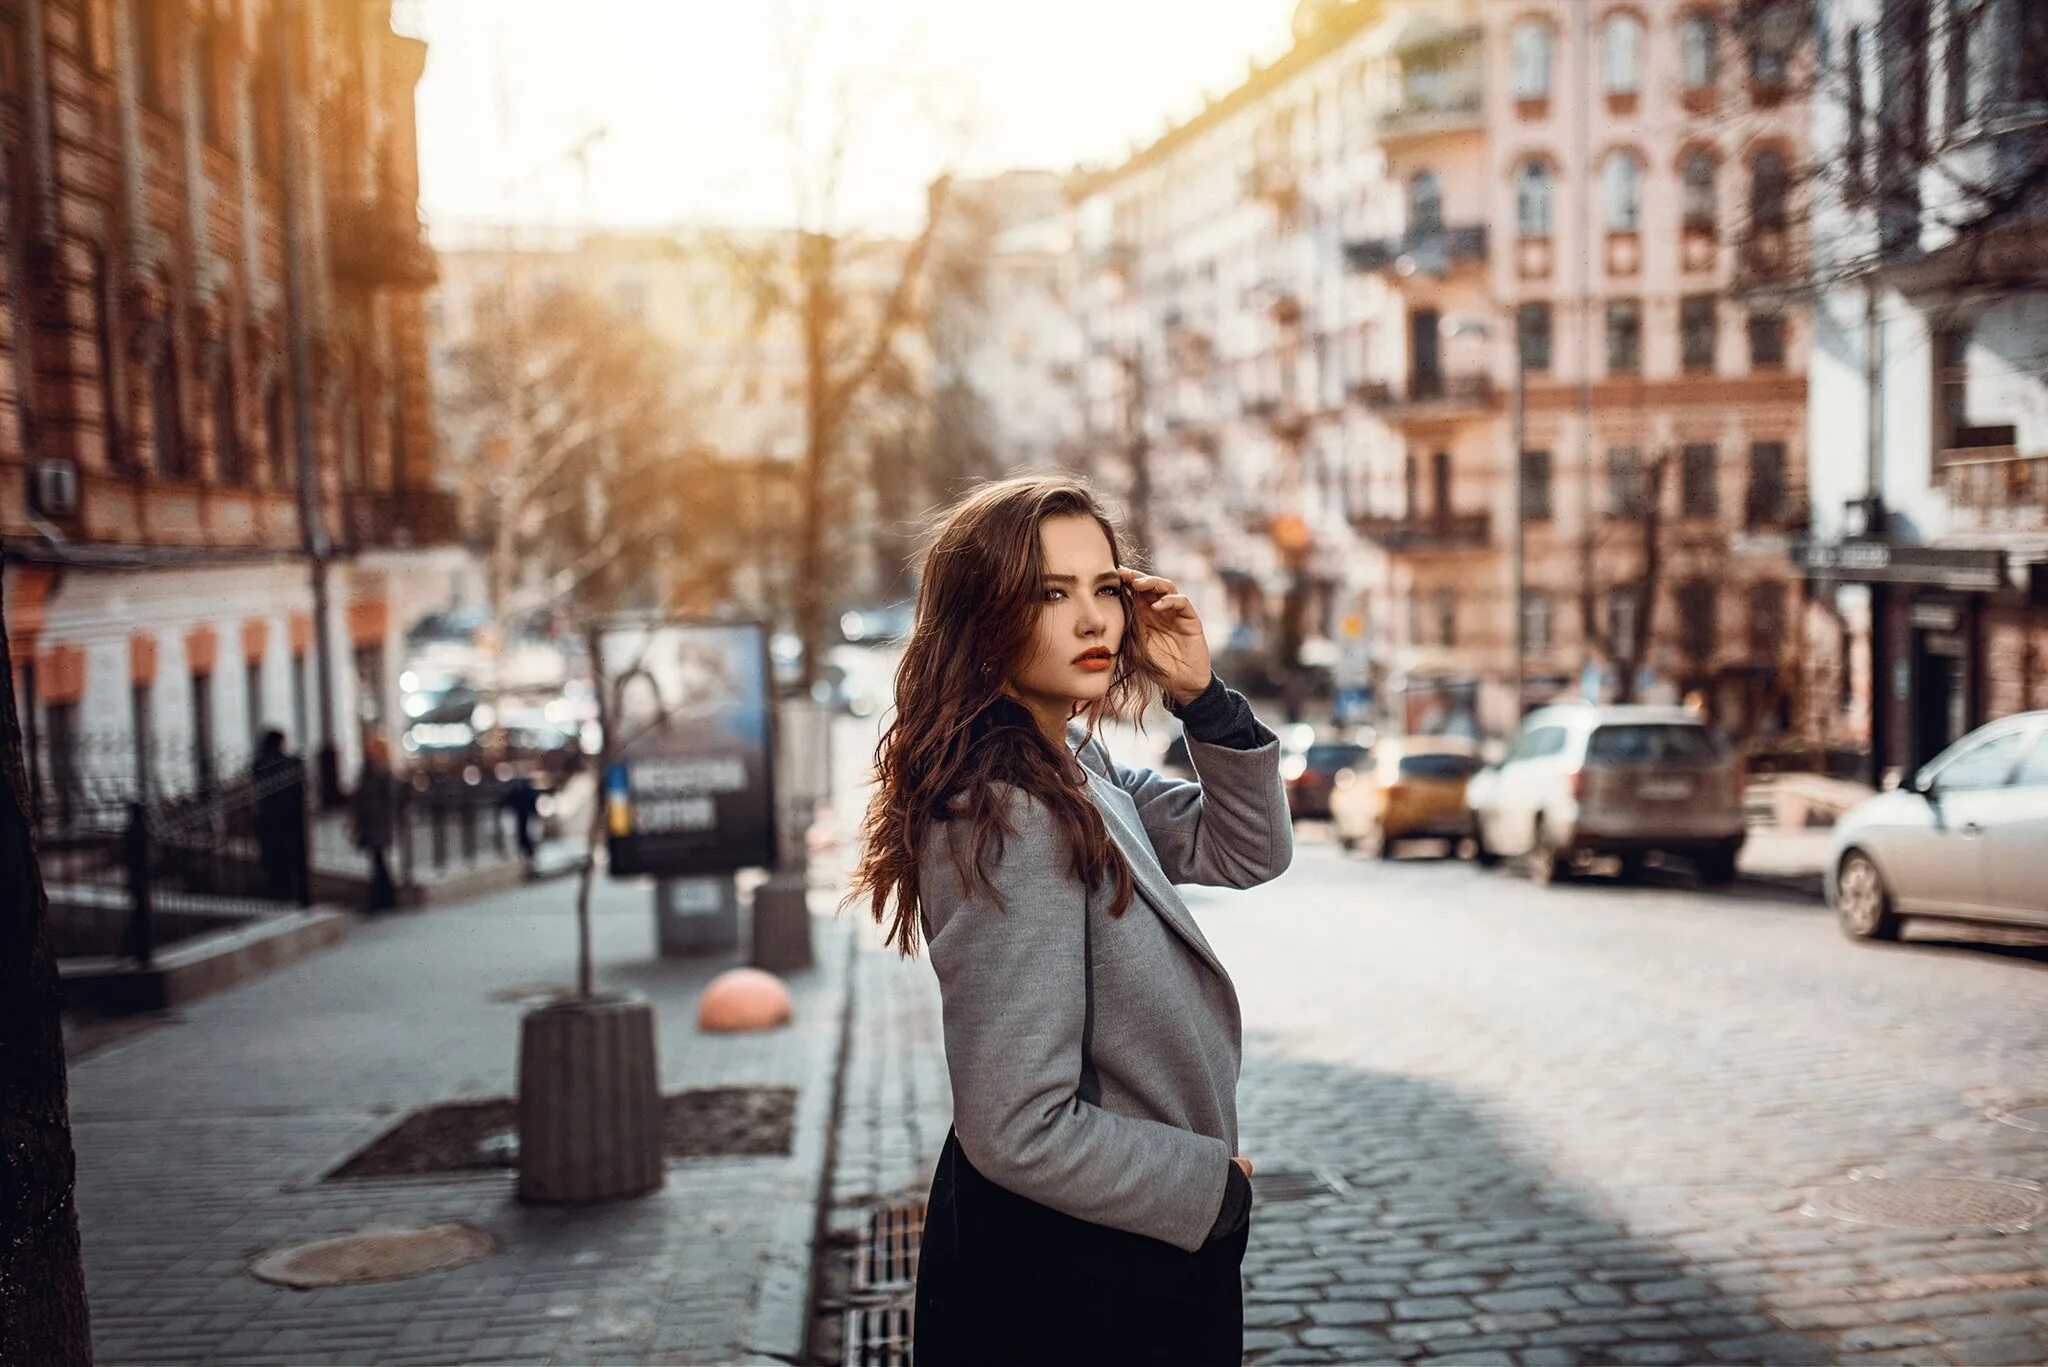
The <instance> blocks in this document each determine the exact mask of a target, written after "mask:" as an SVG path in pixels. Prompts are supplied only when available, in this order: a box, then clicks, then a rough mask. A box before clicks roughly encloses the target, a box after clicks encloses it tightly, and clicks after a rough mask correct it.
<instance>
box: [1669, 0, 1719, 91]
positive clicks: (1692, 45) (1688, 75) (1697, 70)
mask: <svg viewBox="0 0 2048 1367" xmlns="http://www.w3.org/2000/svg"><path fill="white" fill-rule="evenodd" d="M1718 69H1719V62H1718V61H1717V59H1716V54H1715V51H1714V17H1713V16H1712V15H1711V14H1688V15H1686V16H1685V18H1684V19H1683V20H1681V21H1680V22H1679V25H1678V78H1679V80H1680V81H1681V82H1682V83H1683V84H1684V86H1685V88H1686V89H1687V90H1698V89H1701V88H1702V87H1704V86H1710V85H1712V84H1713V83H1714V77H1715V76H1716V75H1717V74H1718Z"/></svg>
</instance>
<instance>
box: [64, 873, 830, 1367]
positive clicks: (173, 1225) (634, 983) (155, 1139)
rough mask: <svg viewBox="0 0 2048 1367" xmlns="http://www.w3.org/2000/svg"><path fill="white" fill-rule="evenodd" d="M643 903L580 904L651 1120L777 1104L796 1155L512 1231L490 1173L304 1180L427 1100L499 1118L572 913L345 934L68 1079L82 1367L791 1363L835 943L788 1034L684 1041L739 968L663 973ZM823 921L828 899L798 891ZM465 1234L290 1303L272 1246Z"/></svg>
mask: <svg viewBox="0 0 2048 1367" xmlns="http://www.w3.org/2000/svg"><path fill="white" fill-rule="evenodd" d="M649 900H650V894H649V893H648V891H647V890H646V889H645V888H643V887H640V886H638V885H633V884H622V885H616V886H615V885H611V884H608V883H605V882H604V881H602V880H600V882H599V884H598V888H597V897H596V904H597V905H596V910H595V914H594V918H593V919H594V942H595V950H596V954H597V960H598V965H599V978H600V982H601V983H602V984H605V985H609V986H613V987H621V988H631V989H634V990H637V991H639V992H641V993H643V994H645V995H646V996H647V997H648V998H649V999H650V1000H652V1001H653V1002H654V1004H655V1006H656V1008H657V1010H658V1012H659V1021H660V1031H661V1040H660V1067H661V1075H662V1086H663V1090H664V1091H665V1092H672V1091H676V1090H681V1089H685V1088H696V1087H709V1086H756V1085H760V1086H776V1085H781V1086H788V1087H794V1088H795V1089H796V1113H795V1123H794V1131H793V1138H792V1142H791V1145H790V1151H789V1152H788V1153H787V1154H786V1155H775V1156H769V1157H727V1158H697V1159H688V1160H682V1161H672V1162H671V1163H670V1164H669V1166H668V1184H667V1187H666V1188H665V1189H664V1190H663V1191H661V1192H659V1193H657V1194H655V1195H653V1196H650V1197H647V1198H645V1199H643V1200H638V1201H628V1202H622V1203H617V1204H613V1205H607V1206H601V1207H592V1208H581V1209H577V1208H567V1209H550V1208H529V1207H525V1206H521V1205H520V1204H518V1203H517V1202H516V1201H515V1200H514V1197H513V1188H512V1177H511V1175H510V1172H509V1170H505V1171H485V1172H477V1173H457V1174H439V1175H435V1176H431V1177H412V1178H402V1179H389V1180H357V1181H345V1182H323V1181H321V1178H322V1176H323V1174H325V1173H327V1172H329V1171H330V1170H331V1169H333V1168H334V1167H335V1166H337V1165H338V1164H339V1163H340V1162H341V1161H342V1160H343V1159H345V1158H346V1157H348V1156H349V1155H351V1154H352V1153H354V1152H355V1151H356V1150H358V1149H359V1148H361V1147H362V1146H363V1145H365V1144H366V1143H368V1142H369V1141H370V1140H371V1139H373V1138H375V1137H376V1136H377V1135H379V1134H381V1133H383V1132H384V1131H385V1130H386V1129H387V1128H388V1127H390V1126H391V1125H392V1124H394V1123H395V1122H396V1121H397V1120H398V1119H400V1118H401V1117H402V1116H404V1115H406V1114H407V1113H409V1112H411V1111H413V1110H414V1109H416V1108H418V1107H420V1106H423V1105H426V1104H428V1103H433V1102H441V1101H448V1100H451V1099H457V1098H479V1097H489V1096H507V1095H510V1094H511V1093H512V1091H513V1087H514V1081H515V1075H516V1067H517V1051H518V1028H519V1016H520V1013H521V1010H522V1009H523V999H528V998H531V997H532V996H533V995H535V994H537V993H541V992H545V991H548V990H551V989H555V988H559V987H561V986H562V985H564V984H566V983H567V982H568V981H569V980H570V979H571V978H572V976H573V972H574V950H575V928H574V917H573V912H572V908H573V888H572V885H570V884H567V883H563V882H554V883H547V884H537V885H533V886H529V887H524V888H520V889H517V890H515V891H511V892H507V893H503V894H500V895H497V896H493V897H489V898H484V899H480V900H477V901H473V902H469V903H466V904H462V905H458V906H444V907H439V908H436V909H433V910H430V911H425V912H418V913H405V914H399V915H396V916H393V917H391V918H389V919H382V920H376V921H368V922H364V923H363V924H361V925H359V926H358V927H357V929H356V930H355V932H354V933H353V934H352V935H351V937H350V938H349V940H348V941H347V942H346V943H345V944H343V945H342V946H340V947H338V948H336V949H334V950H332V951H330V952H328V953H326V954H323V955H321V956H318V957H317V958H314V959H310V960H307V961H305V962H302V963H299V964H296V965H294V966H292V967H290V968H287V969H284V970H283V971H281V972H279V973H277V974H275V975H273V976H271V977H269V978H266V979H263V980H261V981H259V982H255V983H252V984H250V985H248V986H246V987H243V988H241V989H239V990H236V991H233V992H230V993H227V994H225V995H223V996H220V997H216V998H212V999H209V1000H206V1001H203V1002H200V1003H197V1004H195V1005H193V1006H191V1007H189V1008H186V1009H185V1010H183V1011H182V1012H179V1013H177V1014H175V1015H174V1016H172V1017H170V1018H168V1019H165V1020H164V1022H163V1023H162V1024H161V1025H160V1026H158V1027H156V1028H153V1029H147V1030H144V1031H141V1032H139V1033H136V1034H134V1035H132V1036H129V1037H128V1038H125V1039H122V1040H119V1041H116V1042H114V1043H111V1044H109V1045H107V1046H106V1047H104V1048H102V1049H100V1050H98V1051H97V1052H95V1053H93V1054H91V1055H90V1056H89V1057H86V1058H85V1059H83V1060H81V1061H79V1062H78V1063H76V1064H75V1065H74V1067H73V1070H72V1073H71V1109H72V1123H73V1128H74V1137H75V1140H76V1144H77V1148H78V1168H79V1186H78V1205H79V1213H80V1220H81V1224H82V1226H83V1233H84V1239H85V1258H86V1273H87V1281H88V1291H89V1294H90V1297H91V1305H92V1316H93V1331H94V1339H95V1348H96V1352H97V1355H98V1358H99V1360H100V1361H102V1362H121V1363H127V1362H147V1361H158V1362H166V1361H176V1362H194V1361H205V1362H209V1363H216V1362H218V1363H233V1362H272V1363H275V1362H286V1361H288V1362H351V1363H353V1362H370V1361H376V1362H379V1363H395V1364H406V1363H444V1362H445V1363H452V1362H505V1361H517V1362H558V1363H595V1362H636V1363H637V1362H743V1361H787V1360H793V1359H795V1358H796V1356H797V1355H798V1354H799V1353H800V1352H801V1350H802V1335H803V1332H804V1327H805V1325H804V1321H805V1315H806V1310H807V1305H806V1302H807V1293H808V1288H809V1278H810V1268H811V1256H812V1237H813V1232H814V1230H815V1228H816V1212H817V1204H816V1203H817V1198H818V1195H819V1192H820V1186H821V1181H822V1178H823V1175H824V1171H825V1162H826V1156H827V1153H828V1149H829V1137H830V1136H829V1130H830V1124H831V1103H832V1093H833V1090H834V1081H835V1076H836V1074H837V1071H838V1068H839V1064H840V1049H841V1045H842V1043H843V1040H844V1025H845V1009H846V1005H847V991H848V985H849V983H848V975H849V969H850V967H851V965H852V963H853V955H852V949H853V944H852V936H853V933H854V927H853V925H852V923H851V922H850V921H835V920H834V919H832V918H831V917H830V915H829V914H820V915H818V916H817V917H816V918H815V920H814V927H813V932H814V935H815V943H816V949H817V960H818V965H817V967H816V968H814V969H813V970H811V971H810V972H808V973H805V974H801V975H796V976H794V977H792V978H791V979H790V981H789V986H790V989H791V992H792V995H793V997H794V1002H795V1011H796V1019H795V1023H794V1024H793V1025H792V1026H791V1027H789V1028H787V1029H783V1030H778V1031H772V1032H768V1033H764V1034H758V1035H745V1036H706V1035H701V1034H699V1033H698V1031H697V1030H696V1027H695V1020H694V1004H695V998H696V995H697V993H698V991H699V990H700V989H701V988H702V986H703V985H704V983H705V982H707V981H708V980H709V979H710V978H711V977H712V976H713V975H714V974H715V973H717V972H719V971H721V970H722V969H724V968H727V967H729V966H731V964H732V962H733V961H734V960H733V956H730V955H728V956H724V957H722V958H716V959H712V960H709V961H703V962H688V963H684V962H664V961H661V960H660V959H658V958H657V957H656V956H655V952H654V927H653V918H652V914H651V909H650V906H649ZM813 904H814V907H815V908H817V909H818V910H819V911H820V912H821V913H829V909H830V905H831V903H830V898H829V896H828V894H827V893H825V892H824V891H822V890H820V891H818V892H816V893H814V896H813ZM440 1221H461V1222H465V1223H467V1224H469V1225H472V1226H474V1227H476V1228H478V1229H481V1230H483V1231H485V1232H486V1233H488V1234H489V1235H491V1236H492V1237H493V1238H495V1240H496V1241H497V1244H498V1248H497V1251H496V1253H495V1254H494V1255H493V1256H490V1257H487V1258H485V1259H483V1260H482V1261H479V1262H475V1263H471V1264H469V1265H467V1266H463V1267H458V1268H455V1269H452V1270H449V1271H444V1272H438V1273H433V1274H430V1275H426V1276H420V1277H414V1278H412V1279H409V1280H400V1281H386V1282H381V1283H374V1284H368V1285H359V1286H348V1287H334V1288H326V1289H320V1290H313V1291H293V1290H287V1289H284V1288H281V1287H278V1286H273V1285H269V1284H267V1283H264V1282H259V1281H257V1280H255V1279H253V1278H252V1277H251V1276H250V1275H249V1274H248V1270H247V1269H248V1267H249V1265H250V1263H251V1262H252V1261H253V1260H254V1259H256V1258H257V1257H259V1256H260V1255H262V1254H264V1253H265V1252H268V1251H270V1250H273V1249H276V1248H278V1247H280V1246H284V1245H291V1244H298V1243H302V1242H305V1241H308V1240H311V1239H316V1238H320V1237H324V1236H329V1235H334V1234H339V1233H346V1232H352V1231H357V1230H361V1229H365V1228H368V1227H371V1226H375V1225H380V1224H383V1225H390V1224H405V1225H427V1224H432V1223H436V1222H440Z"/></svg>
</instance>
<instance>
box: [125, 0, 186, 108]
mask: <svg viewBox="0 0 2048 1367" xmlns="http://www.w3.org/2000/svg"><path fill="white" fill-rule="evenodd" d="M182 9H183V7H182V6H180V7H178V8H177V9H174V8H172V7H171V6H169V5H160V4H150V3H147V2H146V0H145V3H142V4H133V5H130V6H129V7H128V14H129V17H130V18H131V20H132V21H133V27H132V30H131V31H132V34H133V37H134V40H135V72H136V76H137V77H138V78H139V80H138V84H139V85H140V86H141V91H140V93H141V95H142V102H143V103H144V104H146V105H148V106H149V107H150V108H151V109H154V110H155V111H156V112H157V113H159V114H165V115H172V116H175V114H176V113H177V108H176V101H175V100H173V99H172V92H173V91H175V90H176V89H177V82H176V81H175V80H174V79H172V76H171V69H170V61H171V54H170V52H169V51H168V50H167V44H166V41H165V40H166V38H167V36H168V35H166V34H165V33H164V31H163V27H162V25H163V23H164V21H165V20H167V19H168V20H169V22H171V23H172V24H176V23H178V22H179V17H178V16H179V13H180V11H181V10H182Z"/></svg>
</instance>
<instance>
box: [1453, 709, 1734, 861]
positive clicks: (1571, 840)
mask: <svg viewBox="0 0 2048 1367" xmlns="http://www.w3.org/2000/svg"><path fill="white" fill-rule="evenodd" d="M1465 804H1466V806H1467V808H1469V809H1470V812H1471V817H1472V835H1473V847H1474V850H1475V852H1476V854H1477V857H1478V859H1479V861H1480V862H1481V863H1482V864H1492V863H1496V862H1498V861H1499V860H1500V859H1502V858H1504V857H1527V858H1528V860H1529V861H1530V868H1531V870H1532V872H1533V874H1534V876H1535V877H1536V879H1537V880H1538V881H1539V882H1546V883H1547V882H1551V881H1553V880H1555V879H1559V878H1564V877H1568V876H1569V875H1570V874H1571V873H1572V872H1573V871H1574V870H1575V869H1576V868H1577V866H1578V865H1579V863H1580V862H1581V861H1582V859H1584V858H1586V857H1590V856H1594V855H1602V854H1611V855H1618V856H1620V858H1621V864H1622V872H1623V874H1624V875H1625V876H1626V875H1631V874H1633V873H1634V872H1636V870H1637V869H1639V868H1640V866H1641V864H1642V861H1643V859H1644V857H1645V856H1646V855H1649V854H1650V853H1652V852H1658V853H1665V854H1678V855H1683V856H1685V857H1687V858H1689V859H1691V860H1692V862H1693V865H1694V867H1696V868H1697V869H1698V870H1699V875H1700V881H1702V882H1704V883H1709V884H1717V885H1718V884H1725V883H1729V882H1732V881H1733V880H1734V878H1735V860H1736V856H1737V855H1739V854H1740V853H1741V852H1742V841H1743V835H1744V829H1743V823H1742V775H1741V770H1740V766H1739V764H1738V762H1737V760H1736V758H1735V755H1734V752H1733V751H1732V750H1731V749H1730V748H1729V746H1728V743H1727V742H1726V741H1725V740H1724V739H1723V738H1722V737H1721V735H1720V733H1719V732H1717V731H1715V730H1714V729H1713V728H1712V727H1709V726H1708V725H1706V724H1705V723H1704V722H1702V721H1700V720H1699V718H1697V717H1695V716H1694V715H1693V714H1692V713H1690V712H1687V711H1685V710H1684V709H1682V708H1676V707H1598V706H1594V705H1592V704H1590V703H1569V704H1564V705H1561V706H1556V707H1545V708H1540V709H1538V710H1537V711H1535V712H1532V713H1530V714H1529V716H1528V717H1527V718H1525V719H1524V720H1523V723H1522V733H1521V735H1520V736H1519V737H1517V738H1516V741H1515V745H1514V748H1513V749H1512V750H1510V751H1509V752H1508V756H1507V758H1506V759H1504V760H1502V761H1501V762H1500V764H1498V765H1496V766H1494V767H1492V768H1489V769H1484V770H1481V771H1480V772H1479V773H1478V774H1476V775H1475V776H1474V777H1473V779H1472V782H1471V784H1470V785H1469V786H1468V787H1467V788H1466V790H1465Z"/></svg>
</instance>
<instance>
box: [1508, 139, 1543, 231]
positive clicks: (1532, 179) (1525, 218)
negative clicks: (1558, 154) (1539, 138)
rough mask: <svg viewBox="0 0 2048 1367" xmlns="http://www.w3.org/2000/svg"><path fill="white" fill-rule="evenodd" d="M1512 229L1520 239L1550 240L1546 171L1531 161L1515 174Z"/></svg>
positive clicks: (1525, 163) (1538, 162)
mask: <svg viewBox="0 0 2048 1367" xmlns="http://www.w3.org/2000/svg"><path fill="white" fill-rule="evenodd" d="M1515 227H1516V230H1517V231H1518V232H1520V233H1521V235H1522V236H1523V237H1549V236H1550V167H1549V166H1548V165H1546V164H1545V163H1543V162H1541V161H1538V160H1535V159H1534V158H1531V159H1530V160H1528V161H1525V162H1523V163H1522V164H1521V166H1520V167H1519V168H1518V169H1517V170H1516V171H1515Z"/></svg>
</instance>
